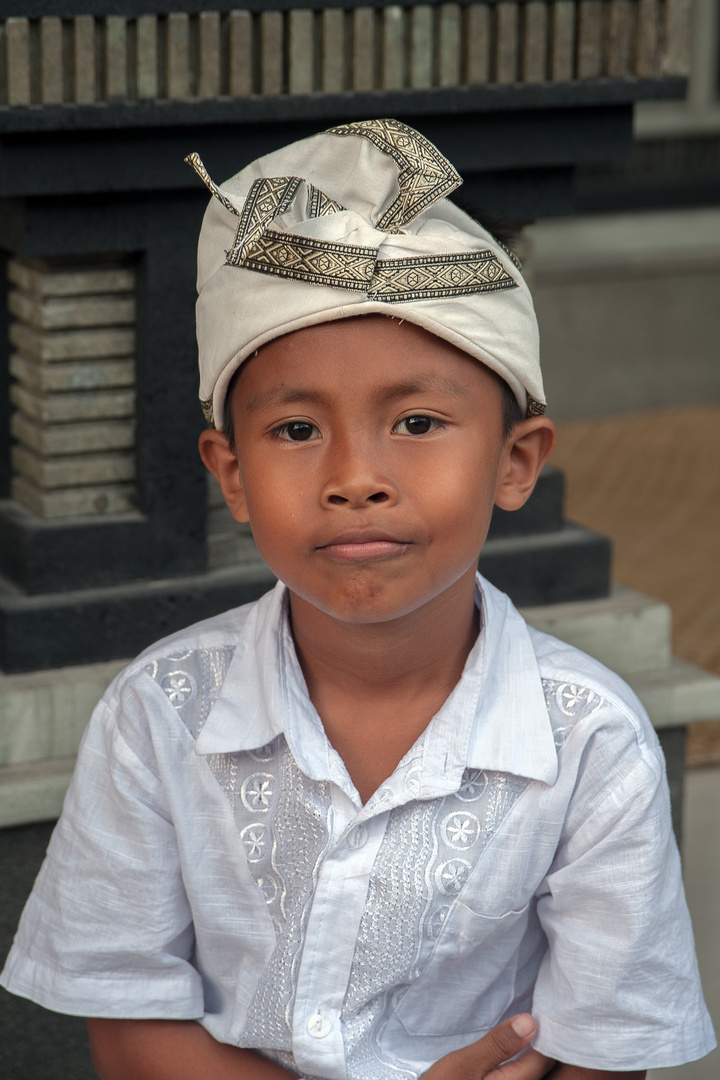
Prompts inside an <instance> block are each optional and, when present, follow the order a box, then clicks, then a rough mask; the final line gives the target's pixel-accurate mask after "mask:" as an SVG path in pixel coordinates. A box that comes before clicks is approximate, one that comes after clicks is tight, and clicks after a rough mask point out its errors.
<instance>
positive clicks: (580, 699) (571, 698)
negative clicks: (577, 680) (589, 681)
mask: <svg viewBox="0 0 720 1080" xmlns="http://www.w3.org/2000/svg"><path fill="white" fill-rule="evenodd" d="M592 696H593V693H592V690H588V689H587V688H586V687H584V686H573V685H571V684H569V683H561V684H560V686H558V688H557V690H556V692H555V700H556V701H557V703H558V708H559V709H560V711H561V712H562V713H564V714H565V716H574V715H575V711H576V709H577V708H578V706H579V705H585V704H587V703H588V702H589V701H590V700H591V698H592Z"/></svg>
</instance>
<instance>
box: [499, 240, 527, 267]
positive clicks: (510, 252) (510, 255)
mask: <svg viewBox="0 0 720 1080" xmlns="http://www.w3.org/2000/svg"><path fill="white" fill-rule="evenodd" d="M493 240H494V241H495V243H496V244H497V246H498V247H500V248H502V249H503V251H504V252H505V254H506V255H507V257H508V258H509V259H511V260H512V262H513V265H514V266H516V267H517V269H518V270H519V271H520V273H521V274H522V272H523V268H522V263H521V262H520V260H519V259H518V257H517V255H516V254H515V252H514V251H513V250H512V248H509V247H508V246H507V244H503V242H502V240H498V238H497V237H496V236H494V237H493Z"/></svg>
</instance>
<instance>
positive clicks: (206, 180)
mask: <svg viewBox="0 0 720 1080" xmlns="http://www.w3.org/2000/svg"><path fill="white" fill-rule="evenodd" d="M185 161H186V162H187V164H188V165H190V166H192V168H193V169H194V170H195V172H196V173H197V174H198V176H199V177H200V179H201V180H202V182H203V184H204V185H205V187H206V188H208V190H209V191H210V192H211V193H212V194H213V195H214V196H215V198H216V199H217V200H218V202H220V203H222V205H223V206H224V207H225V209H226V210H229V211H230V213H231V214H235V216H236V217H239V210H238V208H237V207H236V206H235V204H234V203H231V202H230V200H229V199H228V198H226V196H225V195H223V193H222V191H221V190H220V188H219V187H218V186H217V184H216V183H215V182H214V181H213V180H211V179H210V174H209V173H208V171H207V169H206V168H205V166H204V165H203V163H202V160H201V158H200V155H199V154H195V153H193V154H188V156H187V157H186V158H185Z"/></svg>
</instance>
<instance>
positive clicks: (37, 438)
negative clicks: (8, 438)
mask: <svg viewBox="0 0 720 1080" xmlns="http://www.w3.org/2000/svg"><path fill="white" fill-rule="evenodd" d="M11 431H12V435H13V437H14V438H16V439H17V440H18V441H19V442H21V443H23V445H24V446H28V447H30V449H31V450H35V451H36V452H37V453H38V454H45V455H48V456H53V455H56V454H85V453H94V452H95V451H98V450H126V449H129V447H131V446H133V444H134V442H135V421H134V420H105V421H103V422H102V423H92V422H90V423H87V424H58V425H57V426H56V427H47V426H44V425H43V424H36V423H35V422H34V421H33V420H30V419H29V418H28V417H27V416H23V415H22V414H21V413H15V415H14V416H13V418H12V421H11Z"/></svg>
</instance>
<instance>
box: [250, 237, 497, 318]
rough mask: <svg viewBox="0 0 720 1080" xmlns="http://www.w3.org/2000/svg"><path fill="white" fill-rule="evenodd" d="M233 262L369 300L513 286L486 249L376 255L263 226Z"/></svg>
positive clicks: (461, 293) (369, 250) (460, 293)
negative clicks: (407, 255) (351, 292)
mask: <svg viewBox="0 0 720 1080" xmlns="http://www.w3.org/2000/svg"><path fill="white" fill-rule="evenodd" d="M234 265H237V266H242V267H244V268H245V269H246V270H256V271H258V272H259V273H261V274H274V275H276V276H278V277H286V278H294V279H295V280H297V281H306V282H308V283H309V284H311V285H328V286H330V287H331V288H337V289H353V290H356V291H359V292H366V293H367V296H368V299H369V300H380V301H383V302H385V303H408V302H409V301H412V300H433V299H436V298H438V297H441V296H467V295H469V294H470V293H476V292H494V291H495V290H496V289H516V288H517V282H516V281H515V279H514V278H513V277H511V276H510V274H508V272H507V270H506V269H505V267H504V266H503V264H502V263H501V262H500V260H499V259H498V258H497V256H496V255H494V254H493V252H492V251H475V252H468V253H465V254H456V255H425V256H422V257H420V258H410V259H378V258H377V251H376V249H375V248H366V247H352V246H351V245H349V244H335V243H331V242H330V241H329V240H314V239H311V238H309V237H305V236H296V235H294V234H293V233H280V232H276V231H275V230H274V229H266V230H265V232H264V233H263V234H262V235H261V236H259V237H258V238H257V239H256V240H255V241H254V242H253V244H252V246H248V245H246V246H245V248H244V251H243V253H242V255H241V257H240V259H239V260H238V262H237V263H235V264H234Z"/></svg>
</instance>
